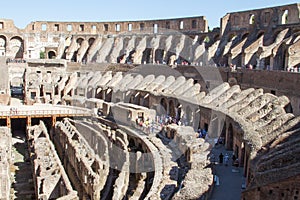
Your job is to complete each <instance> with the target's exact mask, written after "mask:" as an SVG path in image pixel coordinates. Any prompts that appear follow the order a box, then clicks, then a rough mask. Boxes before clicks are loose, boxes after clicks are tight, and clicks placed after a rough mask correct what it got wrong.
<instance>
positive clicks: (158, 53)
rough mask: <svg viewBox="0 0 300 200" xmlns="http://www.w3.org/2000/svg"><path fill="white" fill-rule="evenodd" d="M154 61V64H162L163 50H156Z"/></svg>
mask: <svg viewBox="0 0 300 200" xmlns="http://www.w3.org/2000/svg"><path fill="white" fill-rule="evenodd" d="M154 59H155V62H156V63H157V64H159V63H164V50H163V49H156V50H155V58H154Z"/></svg>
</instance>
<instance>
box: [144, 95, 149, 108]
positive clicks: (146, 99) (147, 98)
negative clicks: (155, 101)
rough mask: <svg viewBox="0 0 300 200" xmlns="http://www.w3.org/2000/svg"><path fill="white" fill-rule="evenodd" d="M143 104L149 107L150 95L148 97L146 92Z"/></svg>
mask: <svg viewBox="0 0 300 200" xmlns="http://www.w3.org/2000/svg"><path fill="white" fill-rule="evenodd" d="M143 99H144V100H143V106H144V107H146V108H150V97H149V94H146V95H145V96H144V97H143Z"/></svg>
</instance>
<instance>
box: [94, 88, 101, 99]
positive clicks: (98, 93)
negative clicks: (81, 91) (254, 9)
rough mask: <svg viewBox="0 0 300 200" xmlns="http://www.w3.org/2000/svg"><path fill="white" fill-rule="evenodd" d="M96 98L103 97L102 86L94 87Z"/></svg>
mask: <svg viewBox="0 0 300 200" xmlns="http://www.w3.org/2000/svg"><path fill="white" fill-rule="evenodd" d="M95 98H96V99H103V90H102V88H100V87H99V88H97V89H96V94H95Z"/></svg>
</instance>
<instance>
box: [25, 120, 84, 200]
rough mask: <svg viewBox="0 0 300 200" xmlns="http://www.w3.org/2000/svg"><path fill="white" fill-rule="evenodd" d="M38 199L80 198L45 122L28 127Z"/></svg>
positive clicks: (74, 199)
mask: <svg viewBox="0 0 300 200" xmlns="http://www.w3.org/2000/svg"><path fill="white" fill-rule="evenodd" d="M27 138H28V146H29V151H30V156H31V159H32V163H33V166H34V172H33V176H34V185H35V193H36V199H53V198H54V199H71V200H76V199H79V198H78V196H77V192H76V191H75V190H73V188H72V185H71V182H70V180H69V178H68V176H67V174H66V172H65V170H64V168H63V166H62V164H61V161H60V160H59V157H58V155H57V153H56V151H55V147H54V145H53V143H52V142H51V141H50V138H49V135H48V131H47V128H46V127H45V125H44V123H43V122H40V124H39V125H36V126H33V127H29V128H28V129H27Z"/></svg>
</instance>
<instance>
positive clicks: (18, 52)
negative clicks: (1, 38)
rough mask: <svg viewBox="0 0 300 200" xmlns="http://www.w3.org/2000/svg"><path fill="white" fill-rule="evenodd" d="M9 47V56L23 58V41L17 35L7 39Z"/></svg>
mask: <svg viewBox="0 0 300 200" xmlns="http://www.w3.org/2000/svg"><path fill="white" fill-rule="evenodd" d="M9 49H10V51H11V56H12V57H14V58H23V54H24V41H23V39H22V38H21V37H19V36H14V37H12V38H11V39H10V41H9Z"/></svg>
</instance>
